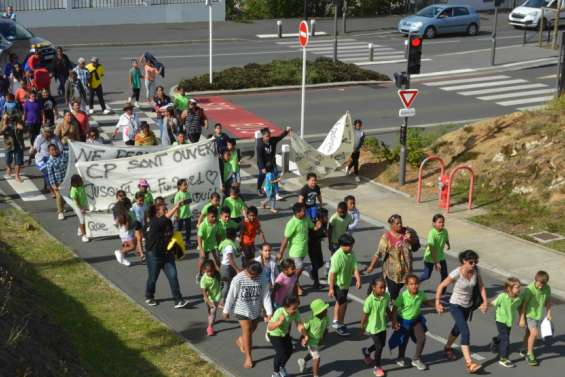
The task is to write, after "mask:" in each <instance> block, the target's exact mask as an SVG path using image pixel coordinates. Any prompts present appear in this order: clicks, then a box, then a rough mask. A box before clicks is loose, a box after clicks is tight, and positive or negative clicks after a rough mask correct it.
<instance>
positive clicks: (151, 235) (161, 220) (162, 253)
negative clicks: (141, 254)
mask: <svg viewBox="0 0 565 377" xmlns="http://www.w3.org/2000/svg"><path fill="white" fill-rule="evenodd" d="M182 204H183V202H178V203H177V204H175V206H174V207H173V208H172V209H171V210H170V211H168V212H167V206H166V205H165V203H159V204H156V205H154V206H152V207H151V209H150V220H149V222H148V224H147V226H146V228H145V238H146V242H145V249H146V253H145V257H146V263H147V272H148V276H147V285H146V288H145V303H147V305H149V306H155V305H157V301H155V298H154V296H155V285H156V283H157V279H158V278H159V273H160V272H161V270H163V271H164V272H165V275H166V276H167V279H168V280H169V286H170V287H171V292H172V294H173V298H174V300H175V309H180V308H184V307H185V306H187V305H188V301H187V300H185V299H184V298H183V297H182V294H181V293H180V286H179V281H178V278H177V266H176V264H175V255H174V254H173V253H172V252H171V251H168V250H167V245H168V244H169V241H170V240H171V237H172V236H173V231H174V227H173V223H172V221H171V217H173V216H174V215H175V213H176V212H177V211H178V209H179V207H180V206H181V205H182Z"/></svg>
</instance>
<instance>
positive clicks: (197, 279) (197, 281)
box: [195, 272, 202, 287]
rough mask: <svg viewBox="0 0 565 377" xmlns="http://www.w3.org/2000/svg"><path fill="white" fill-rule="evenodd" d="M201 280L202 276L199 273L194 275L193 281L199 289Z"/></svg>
mask: <svg viewBox="0 0 565 377" xmlns="http://www.w3.org/2000/svg"><path fill="white" fill-rule="evenodd" d="M201 279H202V274H201V273H200V272H199V273H197V274H196V277H195V280H196V285H197V286H199V287H200V280H201Z"/></svg>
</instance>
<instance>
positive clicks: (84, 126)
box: [71, 99, 90, 141]
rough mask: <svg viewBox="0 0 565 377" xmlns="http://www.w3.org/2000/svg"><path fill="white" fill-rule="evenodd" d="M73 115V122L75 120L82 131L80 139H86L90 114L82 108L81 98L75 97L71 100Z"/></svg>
mask: <svg viewBox="0 0 565 377" xmlns="http://www.w3.org/2000/svg"><path fill="white" fill-rule="evenodd" d="M71 115H72V117H73V122H75V123H76V124H77V126H78V130H79V132H80V140H81V141H84V140H86V135H87V133H88V129H89V127H90V124H89V121H88V114H86V113H85V112H84V111H83V110H82V109H81V102H80V100H77V99H74V100H73V101H72V102H71Z"/></svg>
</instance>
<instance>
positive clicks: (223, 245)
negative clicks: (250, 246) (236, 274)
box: [218, 238, 240, 258]
mask: <svg viewBox="0 0 565 377" xmlns="http://www.w3.org/2000/svg"><path fill="white" fill-rule="evenodd" d="M228 246H231V248H232V250H233V256H234V257H235V258H239V255H240V254H239V248H238V247H237V244H236V243H235V241H233V240H230V239H229V238H226V239H225V240H223V241H222V242H220V245H218V250H219V251H220V253H221V254H222V255H223V254H224V250H225V249H226V247H228Z"/></svg>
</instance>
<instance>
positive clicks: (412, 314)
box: [391, 274, 434, 370]
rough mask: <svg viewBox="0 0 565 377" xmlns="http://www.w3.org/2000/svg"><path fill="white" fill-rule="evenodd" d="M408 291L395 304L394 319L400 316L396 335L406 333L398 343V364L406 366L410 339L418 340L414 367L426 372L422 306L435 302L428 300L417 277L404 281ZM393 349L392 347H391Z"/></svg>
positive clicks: (424, 327) (424, 326)
mask: <svg viewBox="0 0 565 377" xmlns="http://www.w3.org/2000/svg"><path fill="white" fill-rule="evenodd" d="M404 282H405V285H406V289H404V291H402V293H401V294H400V295H399V296H398V297H397V298H396V301H395V302H394V309H393V313H394V317H395V318H396V317H397V316H398V319H397V320H398V325H397V326H396V327H397V328H396V329H395V334H393V337H394V336H395V335H396V336H398V335H399V334H401V333H404V336H403V337H401V339H400V342H399V343H398V359H397V360H396V364H397V365H398V366H400V367H404V366H406V359H405V358H404V355H405V354H406V347H407V346H408V340H409V339H410V338H415V339H416V351H415V352H414V357H413V358H412V363H411V364H412V366H413V367H416V368H417V369H418V370H426V369H427V366H426V364H424V362H423V361H422V352H423V351H424V346H425V345H426V331H427V328H426V325H425V320H424V317H423V315H422V314H421V310H422V305H428V306H433V305H434V301H433V300H427V299H426V294H425V293H424V292H423V291H421V290H420V281H419V280H418V277H417V276H416V275H412V274H409V275H407V276H406V279H405V280H404ZM391 348H392V347H391Z"/></svg>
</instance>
